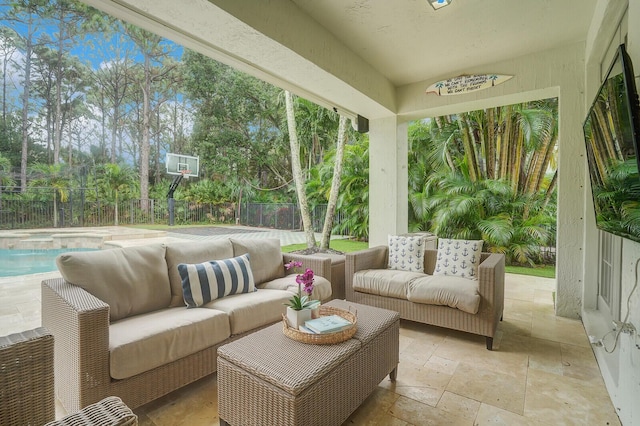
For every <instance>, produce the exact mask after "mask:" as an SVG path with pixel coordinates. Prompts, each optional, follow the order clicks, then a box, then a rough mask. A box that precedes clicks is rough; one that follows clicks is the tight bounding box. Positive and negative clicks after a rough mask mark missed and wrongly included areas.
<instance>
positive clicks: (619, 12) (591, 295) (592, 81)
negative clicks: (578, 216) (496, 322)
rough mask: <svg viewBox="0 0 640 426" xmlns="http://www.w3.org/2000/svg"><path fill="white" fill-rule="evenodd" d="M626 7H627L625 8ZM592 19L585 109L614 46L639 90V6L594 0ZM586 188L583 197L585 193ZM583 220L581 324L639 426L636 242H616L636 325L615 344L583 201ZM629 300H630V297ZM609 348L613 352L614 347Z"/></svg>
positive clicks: (624, 309) (620, 405) (619, 400)
mask: <svg viewBox="0 0 640 426" xmlns="http://www.w3.org/2000/svg"><path fill="white" fill-rule="evenodd" d="M627 5H628V9H627ZM596 12H597V15H596V16H595V17H594V24H593V25H592V28H591V30H590V37H589V38H588V43H587V62H588V64H589V65H588V66H587V67H586V81H587V92H586V93H587V96H586V99H585V102H586V105H587V106H588V105H589V104H590V103H591V100H592V99H593V97H594V96H595V93H596V91H597V90H598V87H599V85H600V81H601V78H602V72H603V71H601V70H604V72H606V69H607V66H608V64H609V63H610V62H611V57H612V55H613V51H614V50H615V48H616V46H617V45H618V44H620V43H622V42H624V41H625V36H626V41H627V44H626V46H627V52H628V53H629V56H630V57H631V60H632V62H633V63H634V68H635V69H634V72H635V74H636V86H638V87H640V84H639V83H640V81H639V79H638V78H637V77H638V75H639V72H640V2H637V1H635V2H634V1H631V2H629V3H628V4H627V2H622V1H613V0H600V1H599V2H598V4H597V7H596ZM588 191H589V187H588V186H587V191H586V193H585V195H586V196H588V195H589V192H588ZM584 207H585V217H586V218H587V221H586V222H585V229H584V240H585V242H586V243H585V247H586V252H585V259H586V261H585V277H586V280H585V285H584V300H585V304H584V307H583V311H582V317H583V323H584V325H585V329H586V331H587V333H588V334H589V335H593V336H594V337H596V338H602V337H603V336H605V335H606V336H607V337H606V338H605V339H604V340H605V346H606V349H607V350H608V351H609V352H611V353H608V352H607V351H606V350H605V348H604V347H594V353H595V355H596V358H597V359H598V365H599V366H600V371H601V372H602V377H603V379H604V381H605V384H606V386H607V390H608V391H609V395H610V396H611V400H612V402H613V405H614V406H615V407H616V410H617V412H618V415H619V416H620V420H621V421H622V424H623V425H636V424H640V349H639V348H638V345H640V338H639V337H638V333H637V329H638V327H640V289H638V288H636V290H635V291H634V292H633V294H631V292H632V291H633V288H634V286H635V285H636V282H637V281H638V277H637V276H636V263H637V262H639V261H640V244H638V243H636V242H633V241H631V240H627V239H620V240H621V244H622V253H621V260H620V276H621V282H620V319H621V320H624V319H625V317H626V316H627V313H629V317H628V319H627V322H629V323H631V324H633V325H634V327H636V333H634V334H626V333H622V334H620V336H619V339H618V342H617V344H615V334H611V333H610V332H611V330H612V324H611V321H610V318H609V317H608V315H607V314H606V313H603V312H602V311H599V310H598V307H597V304H596V299H597V295H598V282H597V279H596V278H597V266H596V265H597V262H598V260H599V253H598V239H597V235H598V231H597V230H596V227H595V220H594V219H593V206H592V204H591V202H590V200H589V199H587V202H586V203H585V205H584ZM630 296H631V297H630ZM614 345H615V349H614Z"/></svg>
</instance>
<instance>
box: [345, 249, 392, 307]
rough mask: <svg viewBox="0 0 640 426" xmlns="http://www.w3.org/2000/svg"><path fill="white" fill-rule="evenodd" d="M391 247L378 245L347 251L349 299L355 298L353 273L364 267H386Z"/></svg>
mask: <svg viewBox="0 0 640 426" xmlns="http://www.w3.org/2000/svg"><path fill="white" fill-rule="evenodd" d="M388 259H389V247H387V246H376V247H370V248H368V249H365V250H359V251H354V252H351V253H346V255H345V277H344V291H345V297H346V299H347V300H351V301H353V300H354V294H353V274H355V273H356V272H358V271H362V270H364V269H386V267H387V261H388Z"/></svg>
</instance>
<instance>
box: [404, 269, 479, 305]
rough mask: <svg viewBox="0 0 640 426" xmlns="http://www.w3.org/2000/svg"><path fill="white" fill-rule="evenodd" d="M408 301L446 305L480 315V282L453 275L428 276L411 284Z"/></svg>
mask: <svg viewBox="0 0 640 426" xmlns="http://www.w3.org/2000/svg"><path fill="white" fill-rule="evenodd" d="M407 299H409V300H410V301H411V302H415V303H426V304H431V305H444V306H450V307H452V308H456V309H460V310H461V311H464V312H467V313H469V314H476V313H478V308H479V307H480V294H478V281H474V280H470V279H468V278H463V277H456V276H451V275H447V276H445V275H426V276H424V277H422V278H418V279H415V280H413V281H411V283H410V284H409V290H408V293H407Z"/></svg>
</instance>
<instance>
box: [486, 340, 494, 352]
mask: <svg viewBox="0 0 640 426" xmlns="http://www.w3.org/2000/svg"><path fill="white" fill-rule="evenodd" d="M487 349H488V350H490V351H492V350H493V337H487Z"/></svg>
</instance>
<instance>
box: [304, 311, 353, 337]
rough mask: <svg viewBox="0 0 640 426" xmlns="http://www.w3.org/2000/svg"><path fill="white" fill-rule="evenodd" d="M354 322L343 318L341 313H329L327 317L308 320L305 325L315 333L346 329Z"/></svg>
mask: <svg viewBox="0 0 640 426" xmlns="http://www.w3.org/2000/svg"><path fill="white" fill-rule="evenodd" d="M352 325H353V324H352V323H351V322H350V321H347V320H346V319H344V318H342V317H341V316H339V315H328V316H326V317H320V318H316V319H312V320H309V321H306V322H305V323H304V326H305V327H306V328H308V329H309V330H311V331H313V332H315V333H319V334H321V333H335V332H336V331H340V330H344V329H345V328H348V327H351V326H352Z"/></svg>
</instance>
